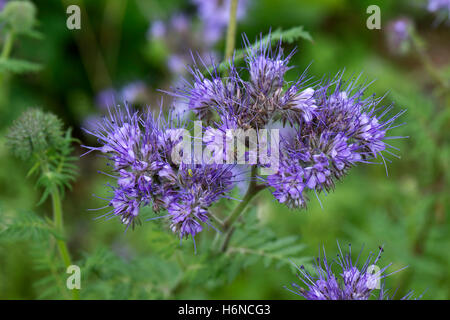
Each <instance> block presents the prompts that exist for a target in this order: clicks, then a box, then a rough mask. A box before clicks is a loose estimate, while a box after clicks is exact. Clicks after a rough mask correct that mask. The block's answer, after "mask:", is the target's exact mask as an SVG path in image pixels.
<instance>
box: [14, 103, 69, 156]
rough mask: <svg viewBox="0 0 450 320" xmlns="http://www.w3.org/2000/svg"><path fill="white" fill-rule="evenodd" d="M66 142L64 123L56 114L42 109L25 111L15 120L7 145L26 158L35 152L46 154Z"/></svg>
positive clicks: (16, 154) (15, 153)
mask: <svg viewBox="0 0 450 320" xmlns="http://www.w3.org/2000/svg"><path fill="white" fill-rule="evenodd" d="M64 144H65V139H64V131H63V123H62V121H61V120H60V119H58V117H56V116H55V115H53V114H51V113H48V112H43V111H42V110H40V109H34V108H33V109H30V110H27V111H25V112H24V113H23V114H22V115H21V116H20V118H19V119H17V120H15V121H14V123H13V125H12V126H11V128H10V129H9V133H8V135H7V146H8V147H9V149H10V150H11V151H12V153H13V154H14V155H15V156H17V157H19V158H21V159H24V160H27V159H30V158H31V157H32V156H33V155H34V154H37V155H44V154H46V153H47V152H48V151H50V150H59V149H60V148H62V147H63V146H64Z"/></svg>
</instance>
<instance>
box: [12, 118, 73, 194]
mask: <svg viewBox="0 0 450 320" xmlns="http://www.w3.org/2000/svg"><path fill="white" fill-rule="evenodd" d="M74 141H76V139H73V138H72V135H71V130H70V129H68V130H67V131H65V132H64V131H63V124H62V122H61V120H60V119H58V118H57V117H56V116H55V115H53V114H51V113H45V112H43V111H42V110H40V109H30V110H28V111H26V112H24V114H23V115H22V116H21V117H20V118H19V119H17V120H16V121H14V123H13V125H12V126H11V128H10V129H9V132H8V134H7V142H6V144H7V146H8V147H9V149H10V150H11V152H12V153H13V154H14V155H15V156H17V157H19V158H22V159H23V160H32V161H33V163H32V167H31V169H30V171H29V173H28V175H32V174H34V173H39V177H38V180H37V186H39V187H42V188H43V189H44V193H43V195H42V198H41V203H42V202H43V201H44V200H45V199H46V198H47V197H48V195H49V194H50V193H51V192H52V190H54V188H59V189H60V190H61V191H64V187H68V188H70V182H71V181H73V180H74V179H75V177H76V174H77V167H76V165H74V164H73V162H74V161H75V160H76V158H75V157H72V156H71V153H72V143H73V142H74Z"/></svg>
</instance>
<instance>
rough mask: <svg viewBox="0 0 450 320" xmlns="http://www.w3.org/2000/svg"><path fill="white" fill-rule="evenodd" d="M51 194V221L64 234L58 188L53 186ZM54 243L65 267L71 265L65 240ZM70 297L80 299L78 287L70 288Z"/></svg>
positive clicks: (57, 240)
mask: <svg viewBox="0 0 450 320" xmlns="http://www.w3.org/2000/svg"><path fill="white" fill-rule="evenodd" d="M51 195H52V206H53V222H54V224H55V227H56V230H57V232H58V233H60V234H61V235H63V234H64V225H63V214H62V205H61V196H60V193H59V190H58V188H54V190H53V192H52V194H51ZM56 244H57V245H58V249H59V253H60V254H61V258H62V260H63V262H64V265H65V266H66V269H67V268H68V267H69V266H70V265H72V262H71V259H70V254H69V250H68V249H67V245H66V241H65V240H62V239H56ZM72 299H73V300H79V299H80V295H79V291H78V289H73V290H72Z"/></svg>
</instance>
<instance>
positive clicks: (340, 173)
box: [267, 74, 401, 208]
mask: <svg viewBox="0 0 450 320" xmlns="http://www.w3.org/2000/svg"><path fill="white" fill-rule="evenodd" d="M366 88H367V87H364V86H357V79H355V80H353V81H349V82H345V81H344V80H343V79H342V74H339V75H338V76H337V77H336V78H335V79H333V80H331V81H325V82H324V83H322V84H321V85H320V87H319V88H318V89H316V90H315V91H314V93H313V94H312V99H313V100H314V104H315V107H316V109H315V110H314V112H312V113H311V117H310V118H308V121H305V119H303V120H301V119H299V120H297V121H298V122H297V125H295V123H296V121H295V118H293V119H292V118H291V121H290V123H292V124H294V125H295V126H294V127H293V128H292V130H291V131H293V132H294V134H290V135H289V136H287V137H284V138H282V139H281V145H280V152H281V156H280V158H281V159H283V160H282V161H280V167H279V171H278V172H277V173H274V174H273V175H270V176H268V177H267V184H268V185H269V186H270V187H272V188H273V194H274V196H275V197H276V198H277V199H278V201H279V202H281V203H285V204H286V205H288V206H289V207H291V208H299V207H301V208H304V207H306V202H305V200H306V199H308V197H307V196H305V195H303V194H298V193H299V192H301V193H303V192H306V191H307V190H312V191H313V192H314V193H316V194H317V193H320V192H322V191H327V192H328V191H330V190H333V189H334V186H335V181H336V180H339V179H341V178H343V177H344V176H345V175H346V173H347V172H348V170H349V169H350V168H351V167H353V166H355V165H356V164H358V163H361V162H370V161H373V160H374V159H377V158H381V159H382V160H383V161H385V160H384V159H385V158H384V156H383V154H382V152H383V151H386V152H388V153H390V151H388V150H387V149H389V148H390V145H389V144H387V143H386V139H387V137H386V133H387V131H388V130H389V129H391V128H392V124H393V121H394V120H395V119H396V118H397V117H398V116H399V115H400V114H401V113H400V114H397V115H394V116H390V117H389V116H388V115H387V114H388V112H389V111H390V110H391V109H392V107H382V106H379V104H380V103H381V100H382V99H381V98H375V97H374V96H371V97H368V98H363V95H364V92H365V90H366ZM311 93H312V92H311ZM299 121H301V122H300V123H302V124H301V125H298V123H299ZM293 177H296V178H295V182H294V181H293ZM294 191H295V192H294Z"/></svg>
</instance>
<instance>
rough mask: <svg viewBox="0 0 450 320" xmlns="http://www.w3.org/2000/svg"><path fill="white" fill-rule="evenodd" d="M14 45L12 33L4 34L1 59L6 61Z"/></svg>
mask: <svg viewBox="0 0 450 320" xmlns="http://www.w3.org/2000/svg"><path fill="white" fill-rule="evenodd" d="M13 43H14V33H13V32H12V31H10V32H8V33H7V34H6V38H5V44H4V45H3V49H2V54H1V56H0V58H1V59H8V57H9V55H10V53H11V49H12V46H13Z"/></svg>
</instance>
